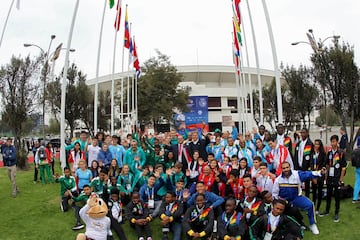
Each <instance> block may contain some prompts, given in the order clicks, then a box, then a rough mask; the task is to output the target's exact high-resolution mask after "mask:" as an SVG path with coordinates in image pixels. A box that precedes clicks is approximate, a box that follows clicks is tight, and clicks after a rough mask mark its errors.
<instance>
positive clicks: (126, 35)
mask: <svg viewBox="0 0 360 240" xmlns="http://www.w3.org/2000/svg"><path fill="white" fill-rule="evenodd" d="M124 47H125V48H127V49H130V30H129V19H128V12H127V8H126V12H125V33H124Z"/></svg>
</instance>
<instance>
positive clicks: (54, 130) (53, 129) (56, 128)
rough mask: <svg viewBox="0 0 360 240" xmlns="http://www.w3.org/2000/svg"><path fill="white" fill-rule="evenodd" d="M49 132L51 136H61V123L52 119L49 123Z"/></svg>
mask: <svg viewBox="0 0 360 240" xmlns="http://www.w3.org/2000/svg"><path fill="white" fill-rule="evenodd" d="M47 132H48V133H50V134H60V124H59V121H56V120H55V119H54V118H51V119H50V121H49V128H48V129H47Z"/></svg>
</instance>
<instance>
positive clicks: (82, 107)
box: [47, 63, 93, 136]
mask: <svg viewBox="0 0 360 240" xmlns="http://www.w3.org/2000/svg"><path fill="white" fill-rule="evenodd" d="M62 74H63V73H61V74H60V77H58V78H56V80H55V81H54V82H50V83H48V87H47V88H48V94H47V96H49V97H48V102H50V104H49V105H50V107H51V112H52V113H53V114H54V116H57V115H58V114H59V113H60V109H61V83H60V80H61V79H62ZM67 80H68V81H67V85H66V102H65V119H66V121H67V124H68V125H69V127H70V132H71V136H73V132H74V129H75V127H77V124H78V120H83V122H84V123H85V125H87V123H88V122H89V119H88V118H89V116H88V115H89V114H88V113H89V111H90V109H91V108H92V106H93V105H91V104H92V103H93V94H92V92H91V90H90V88H89V87H88V86H87V85H86V83H85V81H86V75H85V74H84V73H83V72H82V71H81V70H78V67H77V66H76V65H75V64H74V63H73V64H72V65H71V66H70V67H69V69H68V75H67ZM50 96H51V97H50ZM56 119H57V118H56Z"/></svg>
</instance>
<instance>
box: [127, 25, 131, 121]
mask: <svg viewBox="0 0 360 240" xmlns="http://www.w3.org/2000/svg"><path fill="white" fill-rule="evenodd" d="M129 33H130V34H129V36H131V23H130V26H129ZM129 41H130V39H129ZM126 84H127V86H126V87H127V99H126V102H127V116H128V121H130V120H131V118H132V116H131V117H130V103H131V101H130V50H129V59H128V68H127V81H126ZM131 90H132V87H131ZM130 122H131V121H130Z"/></svg>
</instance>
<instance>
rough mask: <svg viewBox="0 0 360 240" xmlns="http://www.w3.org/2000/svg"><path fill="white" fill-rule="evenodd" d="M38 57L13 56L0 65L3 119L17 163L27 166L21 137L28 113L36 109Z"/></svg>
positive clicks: (25, 126)
mask: <svg viewBox="0 0 360 240" xmlns="http://www.w3.org/2000/svg"><path fill="white" fill-rule="evenodd" d="M38 70H39V61H38V60H31V59H30V57H26V58H24V59H23V58H20V57H15V56H13V57H12V58H11V60H10V63H9V64H6V65H5V66H1V69H0V92H1V97H2V103H3V107H2V121H3V123H5V124H6V126H7V127H8V128H9V129H10V130H11V132H12V133H13V135H14V138H15V141H14V144H15V147H16V149H17V152H18V156H17V157H18V166H19V167H20V168H22V169H24V168H26V159H27V156H26V154H25V150H24V149H21V144H20V143H21V141H20V140H21V138H22V137H23V136H24V135H25V133H26V132H27V131H29V129H28V127H27V125H28V121H27V120H28V119H29V114H30V113H31V112H32V111H34V110H35V108H36V105H35V104H34V99H37V97H38V94H37V92H38V86H37V84H36V83H37V82H36V80H35V79H34V76H35V75H36V74H37V73H38Z"/></svg>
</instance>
